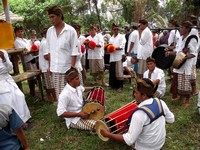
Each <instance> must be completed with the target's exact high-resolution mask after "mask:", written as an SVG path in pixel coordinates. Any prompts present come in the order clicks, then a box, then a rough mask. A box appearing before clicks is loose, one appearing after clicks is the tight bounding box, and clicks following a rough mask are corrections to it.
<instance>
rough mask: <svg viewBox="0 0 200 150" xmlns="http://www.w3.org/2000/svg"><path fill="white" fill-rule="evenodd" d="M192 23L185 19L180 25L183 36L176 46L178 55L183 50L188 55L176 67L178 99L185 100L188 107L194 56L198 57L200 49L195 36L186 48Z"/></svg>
mask: <svg viewBox="0 0 200 150" xmlns="http://www.w3.org/2000/svg"><path fill="white" fill-rule="evenodd" d="M191 27H192V23H191V22H189V21H185V22H183V23H182V24H181V26H180V34H181V38H180V39H179V41H178V43H177V46H176V55H178V54H179V53H181V52H183V53H185V54H186V57H185V58H184V59H183V60H182V61H184V60H186V61H185V63H184V64H183V65H182V66H181V67H180V68H179V69H174V71H175V72H177V73H178V94H179V95H180V97H179V98H177V99H176V101H177V102H179V101H184V100H185V101H184V103H183V106H184V107H188V106H189V105H190V104H189V102H190V97H191V92H192V87H191V75H192V71H193V69H192V68H193V64H194V62H193V58H195V57H196V53H197V49H198V41H197V40H196V39H195V38H192V39H191V40H190V42H189V44H188V46H187V47H186V48H185V43H186V40H187V38H188V37H189V36H190V31H191Z"/></svg>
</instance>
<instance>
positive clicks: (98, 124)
mask: <svg viewBox="0 0 200 150" xmlns="http://www.w3.org/2000/svg"><path fill="white" fill-rule="evenodd" d="M95 128H96V133H97V134H98V136H99V138H100V139H102V140H103V141H105V142H107V141H108V140H109V138H107V137H104V136H103V135H101V132H100V131H101V129H105V130H107V131H109V128H108V126H107V125H106V124H105V123H104V122H103V121H102V120H98V121H97V122H96V124H95ZM109 132H110V131H109Z"/></svg>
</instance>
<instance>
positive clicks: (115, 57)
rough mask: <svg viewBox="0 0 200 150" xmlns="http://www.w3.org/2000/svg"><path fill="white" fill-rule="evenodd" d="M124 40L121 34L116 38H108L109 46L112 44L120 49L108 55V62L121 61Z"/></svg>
mask: <svg viewBox="0 0 200 150" xmlns="http://www.w3.org/2000/svg"><path fill="white" fill-rule="evenodd" d="M125 43H126V39H125V36H123V35H122V34H118V35H117V36H116V37H114V35H113V36H112V37H111V38H110V40H109V44H113V45H114V46H115V47H119V48H122V49H121V50H116V51H115V52H113V53H110V62H116V61H119V60H121V59H122V55H123V54H124V47H125Z"/></svg>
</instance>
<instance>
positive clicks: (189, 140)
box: [23, 73, 200, 150]
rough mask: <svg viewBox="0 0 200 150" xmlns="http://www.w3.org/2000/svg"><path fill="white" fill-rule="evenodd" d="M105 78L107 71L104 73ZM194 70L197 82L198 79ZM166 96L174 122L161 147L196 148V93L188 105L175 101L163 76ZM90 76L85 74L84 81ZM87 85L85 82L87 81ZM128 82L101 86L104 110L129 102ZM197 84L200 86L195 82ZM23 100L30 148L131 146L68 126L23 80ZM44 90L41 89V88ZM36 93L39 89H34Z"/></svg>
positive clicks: (119, 149)
mask: <svg viewBox="0 0 200 150" xmlns="http://www.w3.org/2000/svg"><path fill="white" fill-rule="evenodd" d="M106 76H107V78H108V73H106ZM199 77H200V73H198V77H197V78H198V82H197V84H198V83H199V81H200V79H199ZM167 79H168V77H166V83H167V90H166V96H165V97H164V98H163V100H164V101H165V102H166V103H167V105H168V107H169V108H170V110H171V111H172V112H173V113H174V115H175V123H174V124H167V125H166V129H167V136H166V143H165V145H164V147H163V150H200V115H198V113H197V106H196V105H197V96H193V97H192V101H191V106H190V107H188V108H184V107H182V106H181V104H175V103H173V102H172V100H171V96H170V93H169V87H170V83H169V81H168V80H167ZM89 81H91V77H88V82H89ZM88 85H89V84H88ZM130 87H132V84H130V83H125V84H124V90H123V92H122V93H117V92H116V91H115V90H111V89H109V88H104V90H105V99H106V107H107V111H106V114H109V113H111V112H113V111H114V110H116V109H118V108H120V107H122V106H124V105H125V104H127V103H129V102H131V101H132V100H133V99H134V98H133V95H132V90H131V89H130ZM198 87H199V88H200V86H199V84H198ZM23 88H24V93H25V95H26V101H27V103H28V106H29V108H30V111H31V115H32V119H31V120H32V124H33V128H31V129H30V130H27V131H25V134H26V136H27V138H28V142H29V145H30V148H31V149H32V150H130V149H131V147H129V146H127V145H125V144H124V143H120V142H117V141H114V140H109V141H108V142H103V141H102V140H101V139H99V138H98V136H97V135H92V134H90V133H89V132H88V131H81V130H76V129H70V130H68V129H67V127H66V125H65V123H64V122H63V121H62V120H60V119H59V118H58V117H57V115H56V112H55V110H56V107H55V106H54V105H53V104H50V103H47V102H45V101H41V100H39V99H37V98H33V97H31V96H30V95H29V94H28V93H29V92H28V85H27V82H23ZM44 92H45V91H44ZM38 95H39V93H38Z"/></svg>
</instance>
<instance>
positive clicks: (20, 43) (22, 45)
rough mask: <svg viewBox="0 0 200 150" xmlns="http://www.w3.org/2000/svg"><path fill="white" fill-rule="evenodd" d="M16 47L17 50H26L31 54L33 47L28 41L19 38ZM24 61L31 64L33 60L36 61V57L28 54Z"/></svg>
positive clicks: (16, 40) (15, 43)
mask: <svg viewBox="0 0 200 150" xmlns="http://www.w3.org/2000/svg"><path fill="white" fill-rule="evenodd" d="M14 45H15V48H26V51H27V52H29V51H30V48H31V45H30V43H29V42H28V40H27V39H24V38H19V37H16V39H15V42H14ZM24 59H25V62H29V61H31V60H32V59H34V57H33V56H32V55H31V54H28V55H25V56H24Z"/></svg>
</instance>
